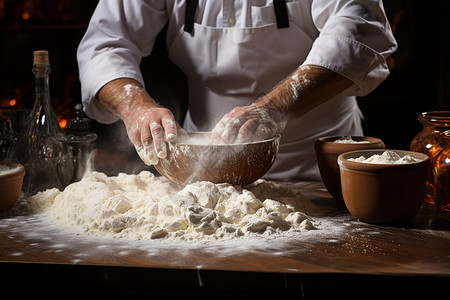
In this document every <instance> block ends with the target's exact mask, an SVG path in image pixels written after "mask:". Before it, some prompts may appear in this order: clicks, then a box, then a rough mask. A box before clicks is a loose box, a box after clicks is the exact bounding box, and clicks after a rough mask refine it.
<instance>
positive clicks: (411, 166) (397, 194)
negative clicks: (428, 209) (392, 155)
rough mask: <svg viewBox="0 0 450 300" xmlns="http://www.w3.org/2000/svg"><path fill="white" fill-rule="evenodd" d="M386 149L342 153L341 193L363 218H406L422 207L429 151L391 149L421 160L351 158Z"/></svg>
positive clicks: (379, 221)
mask: <svg viewBox="0 0 450 300" xmlns="http://www.w3.org/2000/svg"><path fill="white" fill-rule="evenodd" d="M384 151H385V150H384V149H378V150H362V151H352V152H347V153H344V154H341V155H339V157H338V164H339V168H340V173H341V184H342V194H343V197H344V202H345V205H346V206H347V209H348V210H349V211H350V213H351V214H352V215H353V216H355V217H356V218H358V219H359V220H361V221H364V222H367V223H374V224H388V223H396V222H402V221H406V220H408V219H410V218H412V217H413V216H414V215H415V214H416V213H417V212H418V211H419V209H420V207H421V205H422V202H423V199H424V195H425V184H426V180H427V171H428V166H429V163H430V160H429V158H428V155H426V154H423V153H420V152H413V151H402V150H390V151H394V152H396V153H397V154H399V155H400V156H401V157H404V156H406V155H410V156H412V157H414V158H417V159H419V160H420V161H419V162H413V163H403V164H400V163H398V164H384V163H383V164H375V163H364V162H356V161H350V160H348V159H349V158H357V157H361V156H362V157H364V158H369V157H371V156H372V155H375V154H378V155H381V154H382V153H383V152H384Z"/></svg>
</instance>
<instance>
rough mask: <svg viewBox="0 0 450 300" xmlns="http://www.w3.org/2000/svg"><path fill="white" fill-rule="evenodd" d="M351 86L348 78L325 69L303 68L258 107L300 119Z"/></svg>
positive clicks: (281, 84) (258, 104)
mask: <svg viewBox="0 0 450 300" xmlns="http://www.w3.org/2000/svg"><path fill="white" fill-rule="evenodd" d="M352 84H353V82H352V81H351V80H349V79H348V78H346V77H344V76H342V75H340V74H338V73H336V72H333V71H331V70H329V69H326V68H324V67H321V66H316V65H308V66H302V67H300V68H298V69H297V70H296V71H295V72H294V73H293V74H292V76H290V77H289V78H287V79H285V80H284V81H283V82H281V83H280V84H279V85H278V86H277V87H275V88H274V89H273V90H272V91H271V92H270V93H269V94H267V95H266V96H264V97H263V98H261V99H260V100H258V101H257V102H256V103H255V105H257V106H264V107H266V108H267V109H269V110H273V111H275V112H279V113H280V114H282V115H288V116H289V117H290V118H297V117H299V116H301V115H303V114H305V113H306V112H308V111H310V110H312V109H313V108H315V107H317V106H319V105H320V104H322V103H324V102H326V101H327V100H329V99H331V98H333V97H334V96H336V95H337V94H339V93H341V92H342V91H344V90H346V89H347V88H349V87H350V86H351V85H352Z"/></svg>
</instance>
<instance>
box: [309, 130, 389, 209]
mask: <svg viewBox="0 0 450 300" xmlns="http://www.w3.org/2000/svg"><path fill="white" fill-rule="evenodd" d="M341 138H343V136H325V137H321V138H318V139H317V141H316V142H315V144H314V150H315V151H316V157H317V164H318V166H319V171H320V176H321V177H322V181H323V183H324V184H325V187H326V188H327V190H328V192H329V193H330V194H331V196H332V197H333V198H334V199H336V200H338V201H343V199H342V190H341V179H340V175H339V166H338V163H337V158H338V156H339V155H341V154H342V153H345V152H349V151H356V150H364V149H384V148H385V146H384V143H383V141H382V140H380V139H377V138H374V137H368V136H351V139H352V140H353V141H356V142H358V143H336V141H337V140H339V139H341ZM362 141H364V143H361V142H362Z"/></svg>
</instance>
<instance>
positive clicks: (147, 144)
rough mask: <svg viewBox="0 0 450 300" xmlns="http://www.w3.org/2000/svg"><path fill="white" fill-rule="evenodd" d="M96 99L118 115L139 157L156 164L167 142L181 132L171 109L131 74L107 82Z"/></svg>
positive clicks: (150, 163)
mask: <svg viewBox="0 0 450 300" xmlns="http://www.w3.org/2000/svg"><path fill="white" fill-rule="evenodd" d="M98 100H99V102H100V103H101V104H103V105H104V106H106V107H107V108H108V109H109V110H110V111H112V112H114V113H116V114H118V115H120V117H121V118H122V120H123V121H124V123H125V126H126V128H127V133H128V137H129V138H130V140H131V142H132V143H133V145H134V146H135V148H136V151H137V152H138V154H139V156H140V157H141V159H142V160H143V161H144V162H145V163H146V164H148V165H155V164H157V163H158V161H159V159H160V158H161V159H164V158H165V157H166V155H167V145H166V142H172V141H174V140H175V139H176V138H177V135H178V134H179V133H180V132H183V130H182V129H181V127H180V125H178V123H177V122H176V121H175V118H174V116H173V114H172V112H171V111H170V110H168V109H167V108H164V107H161V106H160V105H158V104H157V103H155V101H153V99H152V98H151V97H150V96H149V95H148V94H147V92H146V91H145V90H144V88H143V87H142V86H141V84H140V83H139V82H137V81H135V80H133V79H130V78H120V79H116V80H113V81H111V82H109V83H107V84H106V85H105V86H103V87H102V89H101V90H100V92H99V94H98Z"/></svg>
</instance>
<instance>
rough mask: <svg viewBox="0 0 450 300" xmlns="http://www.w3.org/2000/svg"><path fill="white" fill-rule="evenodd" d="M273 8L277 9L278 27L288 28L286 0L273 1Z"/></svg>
mask: <svg viewBox="0 0 450 300" xmlns="http://www.w3.org/2000/svg"><path fill="white" fill-rule="evenodd" d="M273 8H274V9H275V17H276V18H277V27H278V28H288V27H289V17H288V13H287V8H286V0H273Z"/></svg>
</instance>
